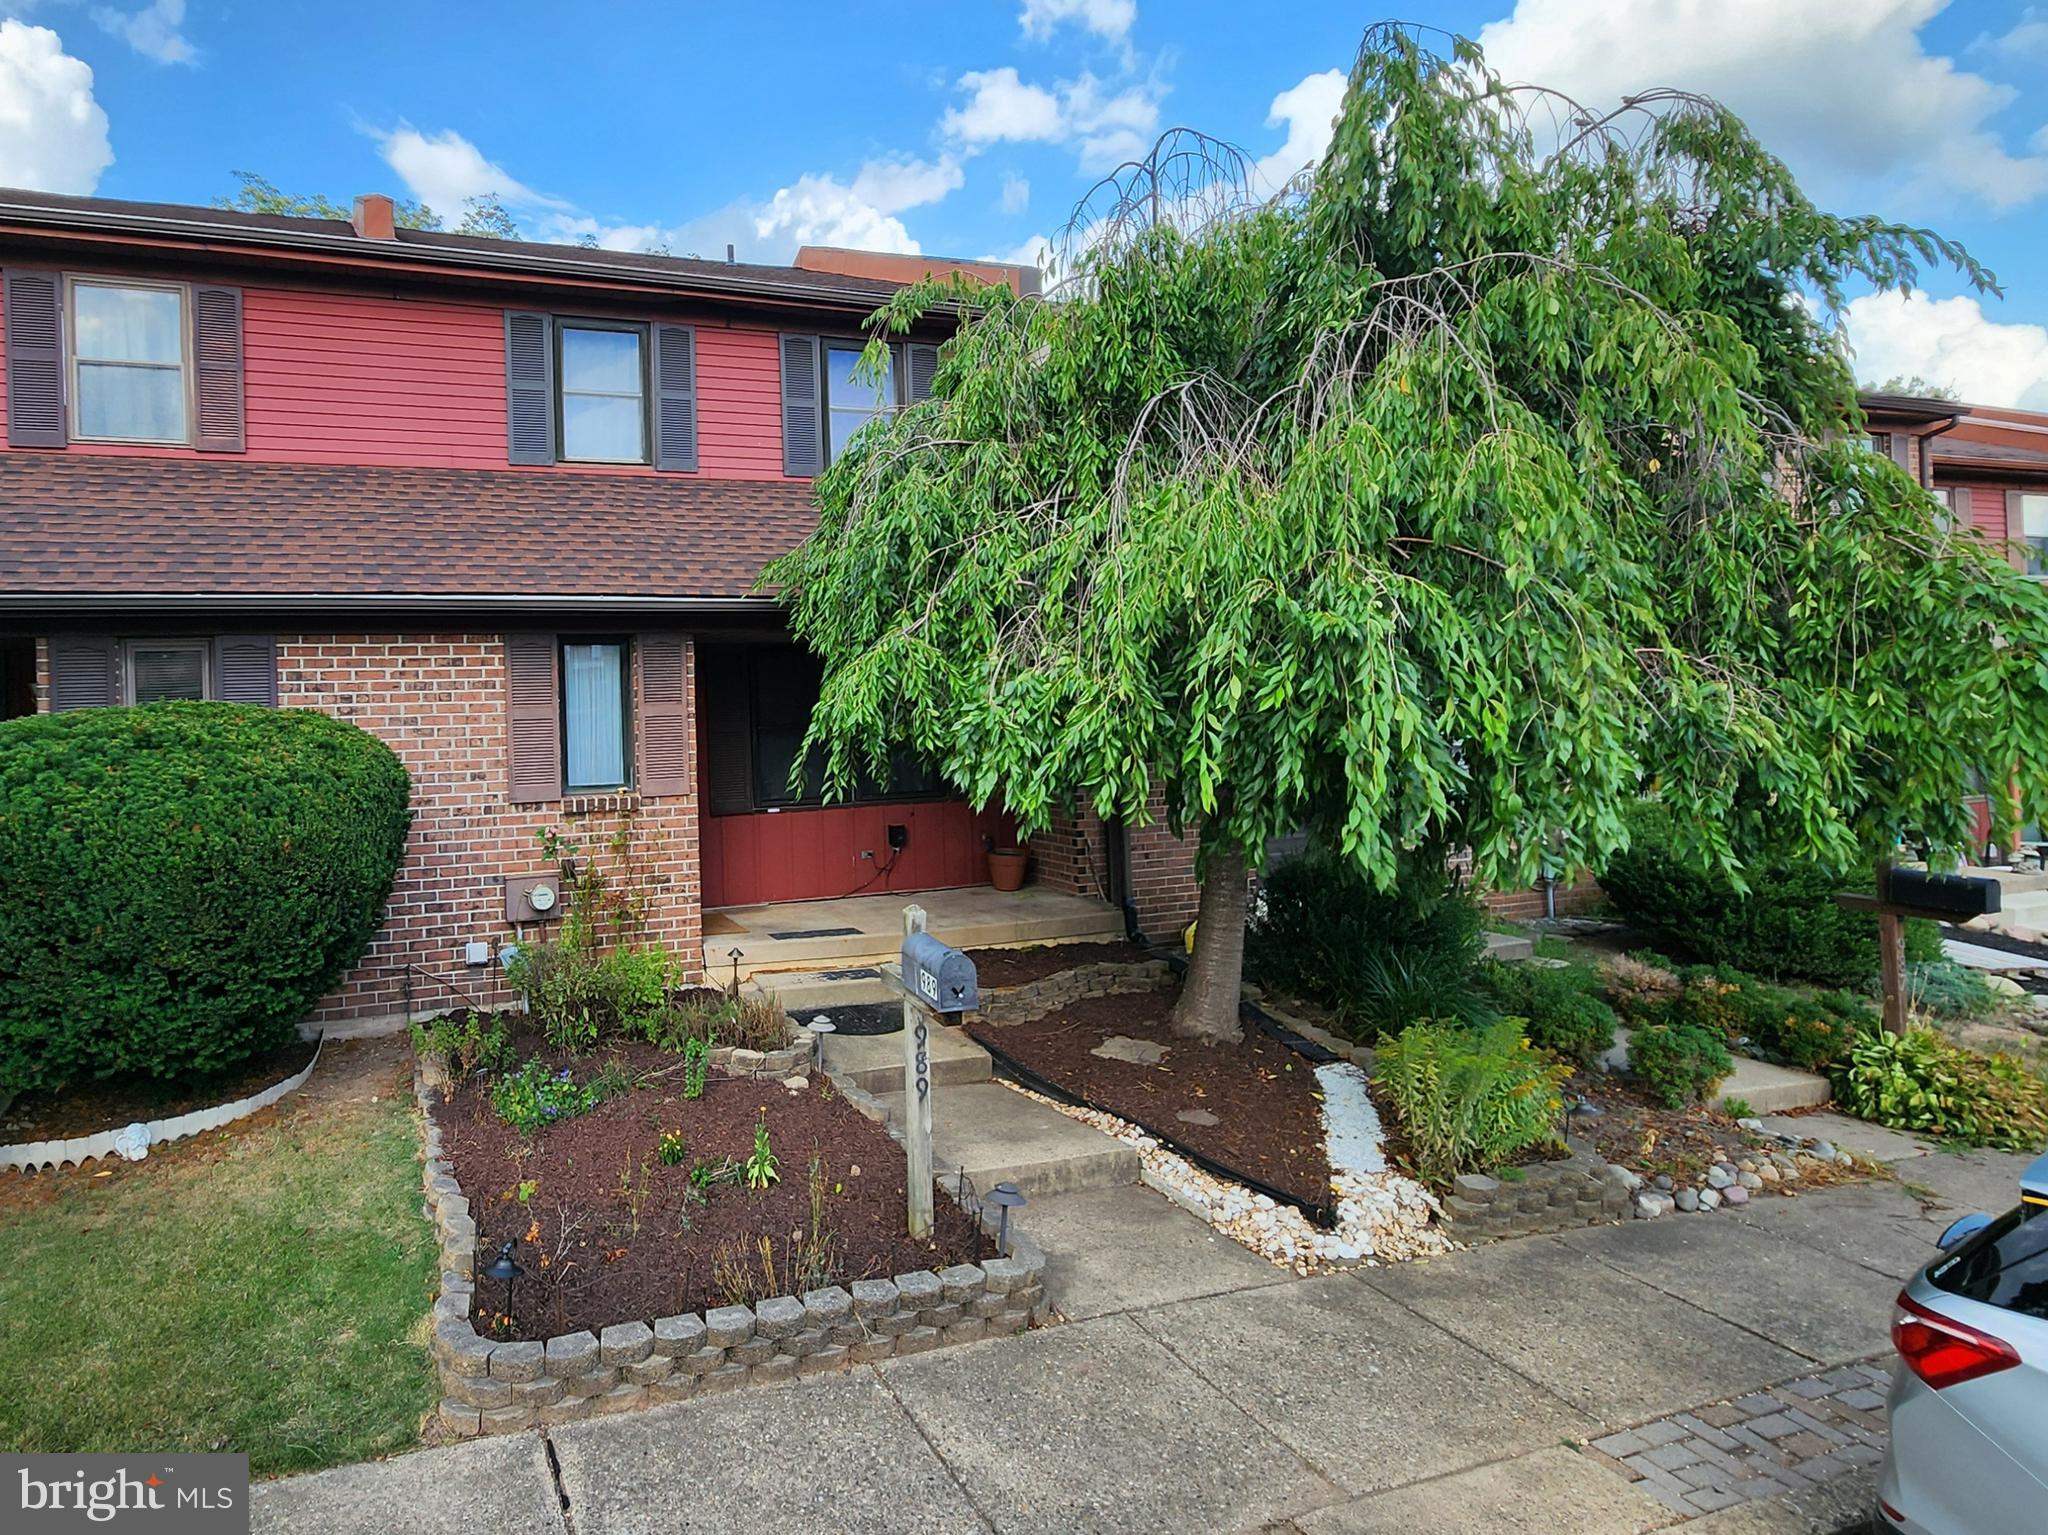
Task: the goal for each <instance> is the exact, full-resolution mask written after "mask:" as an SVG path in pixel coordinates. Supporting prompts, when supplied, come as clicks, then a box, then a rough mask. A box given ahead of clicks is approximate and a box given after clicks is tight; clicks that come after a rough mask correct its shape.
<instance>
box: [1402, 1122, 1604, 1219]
mask: <svg viewBox="0 0 2048 1535" xmlns="http://www.w3.org/2000/svg"><path fill="white" fill-rule="evenodd" d="M1565 1145H1566V1147H1567V1148H1568V1149H1569V1151H1570V1153H1571V1154H1570V1155H1569V1156H1567V1157H1564V1158H1562V1159H1560V1160H1556V1161H1546V1162H1529V1163H1524V1164H1523V1165H1522V1166H1520V1167H1517V1168H1514V1169H1512V1171H1513V1172H1516V1173H1519V1174H1520V1176H1519V1177H1517V1178H1489V1177H1486V1176H1484V1175H1483V1174H1480V1173H1465V1174H1463V1175H1461V1176H1460V1177H1458V1178H1457V1179H1455V1180H1454V1181H1453V1183H1452V1185H1451V1192H1450V1194H1449V1195H1448V1196H1447V1197H1446V1198H1445V1199H1444V1202H1443V1211H1444V1219H1445V1221H1446V1222H1448V1223H1449V1225H1450V1228H1451V1234H1452V1235H1453V1236H1455V1237H1456V1238H1457V1239H1458V1240H1459V1241H1461V1242H1486V1241H1491V1240H1493V1239H1495V1238H1497V1237H1511V1236H1515V1237H1519V1236H1534V1235H1536V1234H1537V1233H1540V1232H1549V1231H1569V1230H1571V1229H1573V1228H1574V1227H1578V1226H1598V1225H1602V1224H1604V1223H1605V1222H1607V1221H1617V1220H1625V1219H1627V1218H1628V1216H1629V1213H1630V1210H1629V1198H1630V1194H1631V1190H1630V1187H1629V1183H1628V1179H1629V1177H1630V1176H1631V1175H1630V1174H1628V1172H1627V1170H1626V1169H1625V1168H1620V1167H1616V1166H1613V1165H1611V1164H1610V1163H1608V1162H1606V1161H1605V1160H1603V1159H1602V1157H1601V1156H1600V1153H1599V1152H1597V1151H1595V1150H1594V1149H1593V1148H1592V1146H1590V1145H1589V1144H1587V1143H1586V1142H1585V1141H1582V1140H1577V1139H1575V1138H1572V1137H1566V1140H1565Z"/></svg>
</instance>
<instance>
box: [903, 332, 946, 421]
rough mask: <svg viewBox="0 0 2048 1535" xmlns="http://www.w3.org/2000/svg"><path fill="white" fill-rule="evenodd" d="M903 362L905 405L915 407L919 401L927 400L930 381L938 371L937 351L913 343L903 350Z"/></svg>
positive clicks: (930, 387) (933, 348) (929, 392)
mask: <svg viewBox="0 0 2048 1535" xmlns="http://www.w3.org/2000/svg"><path fill="white" fill-rule="evenodd" d="M903 360H904V365H905V366H904V374H905V382H906V384H907V385H908V389H907V403H909V404H912V405H915V404H916V403H917V402H918V401H919V400H929V399H930V398H931V397H932V380H933V378H935V377H936V376H937V375H938V371H939V349H938V348H937V347H935V346H926V345H924V344H923V343H922V342H917V341H913V342H911V343H910V345H908V346H906V347H905V348H904V349H903Z"/></svg>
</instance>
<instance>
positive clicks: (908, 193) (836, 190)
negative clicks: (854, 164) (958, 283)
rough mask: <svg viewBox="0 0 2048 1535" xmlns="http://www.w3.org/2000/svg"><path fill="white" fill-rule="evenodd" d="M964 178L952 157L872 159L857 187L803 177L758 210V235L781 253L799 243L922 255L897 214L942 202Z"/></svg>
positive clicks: (755, 225) (755, 223)
mask: <svg viewBox="0 0 2048 1535" xmlns="http://www.w3.org/2000/svg"><path fill="white" fill-rule="evenodd" d="M961 179H962V176H961V171H960V166H959V164H958V163H957V162H956V161H954V160H952V159H950V158H941V159H939V160H938V161H936V162H932V161H925V160H902V159H893V160H870V161H869V162H868V163H867V164H866V165H863V166H862V167H861V168H860V173H859V174H858V175H857V176H855V177H854V178H853V184H852V185H851V186H849V185H846V184H845V183H843V182H841V181H839V180H838V179H837V178H836V177H833V176H829V175H818V174H812V175H806V176H799V177H798V178H797V179H796V180H795V181H794V182H793V183H791V184H790V185H789V186H786V187H784V188H782V190H781V191H779V192H777V193H776V194H775V195H774V196H773V197H772V198H770V199H769V200H768V202H767V204H766V205H765V206H763V207H761V208H760V209H758V210H757V211H756V212H755V213H754V216H753V229H754V236H755V239H756V240H758V241H760V242H762V243H763V245H765V246H766V247H767V248H768V249H770V250H772V251H774V252H776V253H777V254H778V255H783V254H786V253H787V252H788V251H790V250H793V249H794V248H795V247H796V246H798V245H842V246H851V247H853V248H855V249H859V250H872V251H896V252H900V253H903V254H906V255H916V254H917V253H918V250H919V247H918V243H917V241H916V240H914V239H912V238H911V234H910V231H909V230H908V229H907V228H905V227H904V224H903V221H902V220H901V219H899V218H897V217H896V215H897V214H899V213H904V212H907V211H908V210H910V209H912V208H921V207H924V206H926V205H927V204H930V203H935V202H938V201H940V200H941V199H942V198H944V197H946V196H947V195H948V194H949V193H951V192H953V191H955V190H956V189H957V188H958V187H959V185H960V183H961Z"/></svg>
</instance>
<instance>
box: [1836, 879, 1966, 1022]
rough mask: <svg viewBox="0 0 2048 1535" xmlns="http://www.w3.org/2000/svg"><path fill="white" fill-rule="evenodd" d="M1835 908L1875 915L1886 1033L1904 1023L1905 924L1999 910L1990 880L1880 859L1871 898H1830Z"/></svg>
mask: <svg viewBox="0 0 2048 1535" xmlns="http://www.w3.org/2000/svg"><path fill="white" fill-rule="evenodd" d="M1835 904H1836V905H1838V906H1841V907H1844V908H1846V909H1847V910H1849V911H1868V912H1874V913H1876V915H1877V962H1878V979H1879V982H1880V983H1881V985H1882V989H1883V992H1884V1026H1885V1029H1886V1031H1887V1032H1889V1033H1892V1034H1903V1033H1905V1032H1906V1023H1907V1006H1906V919H1907V918H1908V917H1928V918H1931V919H1933V920H1934V921H1936V922H1954V921H1959V920H1966V919H1968V918H1970V917H1976V916H1988V915H1989V914H1991V913H1993V912H1995V911H1997V910H1998V909H1999V887H1998V881H1997V880H1995V879H1984V878H1981V877H1971V876H1963V875H1956V874H1927V873H1922V872H1921V871H1920V870H1918V869H1894V868H1893V867H1892V865H1891V860H1890V859H1885V860H1884V861H1882V862H1881V863H1879V864H1878V866H1877V894H1876V895H1874V896H1869V895H1856V894H1853V893H1848V892H1844V893H1843V894H1841V895H1837V896H1836V897H1835Z"/></svg>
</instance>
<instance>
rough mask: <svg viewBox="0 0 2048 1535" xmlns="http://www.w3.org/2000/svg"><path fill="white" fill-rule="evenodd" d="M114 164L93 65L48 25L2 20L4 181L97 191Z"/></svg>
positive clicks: (0, 150)
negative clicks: (94, 89)
mask: <svg viewBox="0 0 2048 1535" xmlns="http://www.w3.org/2000/svg"><path fill="white" fill-rule="evenodd" d="M113 163H114V151H113V148H112V146H110V145H109V144H108V142H107V114H106V113H105V112H103V111H101V110H100V105H99V103H98V102H97V101H95V100H93V94H92V70H91V68H90V67H88V66H87V65H86V64H84V63H83V62H81V61H80V60H78V59H74V58H72V57H71V56H70V55H69V54H67V53H66V52H65V51H64V44H63V42H62V40H61V39H59V38H58V36H57V34H56V33H55V32H52V31H51V30H50V29H49V28H48V27H32V26H28V25H26V24H24V23H22V22H19V21H16V20H14V19H12V18H11V17H10V18H9V19H7V20H5V21H0V185H6V186H11V187H30V188H33V189H34V190H36V191H39V192H75V193H90V192H91V191H92V190H93V189H94V188H95V187H97V186H98V185H99V180H100V172H102V171H104V170H105V169H106V168H107V167H108V166H109V165H111V164H113Z"/></svg>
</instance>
